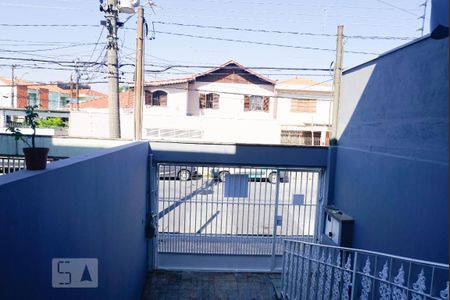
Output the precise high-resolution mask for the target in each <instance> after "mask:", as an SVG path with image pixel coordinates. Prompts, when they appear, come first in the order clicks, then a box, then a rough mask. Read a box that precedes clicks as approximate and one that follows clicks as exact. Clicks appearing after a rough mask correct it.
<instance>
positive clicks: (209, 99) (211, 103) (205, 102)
mask: <svg viewBox="0 0 450 300" xmlns="http://www.w3.org/2000/svg"><path fill="white" fill-rule="evenodd" d="M219 98H220V95H219V94H214V93H209V94H200V95H199V107H200V108H202V109H204V108H209V109H218V108H219Z"/></svg>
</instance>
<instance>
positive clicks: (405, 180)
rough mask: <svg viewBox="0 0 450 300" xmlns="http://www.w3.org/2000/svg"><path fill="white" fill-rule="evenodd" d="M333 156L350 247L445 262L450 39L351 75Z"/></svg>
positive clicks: (425, 42) (336, 197) (335, 193)
mask: <svg viewBox="0 0 450 300" xmlns="http://www.w3.org/2000/svg"><path fill="white" fill-rule="evenodd" d="M331 151H336V158H335V160H334V162H335V178H334V182H333V184H330V187H331V189H332V190H331V191H330V192H331V193H330V200H331V202H332V203H333V204H334V205H335V206H337V207H338V208H340V209H341V210H342V211H343V212H345V213H347V214H348V215H350V216H352V217H354V219H355V224H354V225H355V226H354V232H353V233H354V242H353V247H355V248H362V249H368V250H374V251H381V252H387V253H390V254H396V255H402V256H407V257H413V258H417V259H424V260H431V261H437V262H443V263H448V251H449V249H448V238H449V235H448V39H445V40H432V39H430V38H424V39H422V40H420V41H417V42H415V43H412V44H410V45H407V46H405V47H403V48H401V49H398V50H396V51H393V52H392V53H389V54H386V55H384V56H382V57H380V58H378V59H376V60H374V61H372V62H369V63H367V64H364V65H361V66H359V67H356V68H354V69H351V70H349V71H346V72H345V73H344V76H343V82H342V94H341V104H340V108H339V122H338V146H337V147H336V148H334V149H332V150H331Z"/></svg>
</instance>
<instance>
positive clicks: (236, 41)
mask: <svg viewBox="0 0 450 300" xmlns="http://www.w3.org/2000/svg"><path fill="white" fill-rule="evenodd" d="M155 32H156V33H159V34H166V35H174V36H182V37H189V38H196V39H206V40H216V41H224V42H234V43H244V44H253V45H262V46H273V47H282V48H292V49H303V50H317V51H328V52H335V51H336V49H331V48H320V47H308V46H294V45H286V44H276V43H267V42H257V41H248V40H240V39H228V38H219V37H212V36H202V35H194V34H186V33H178V32H168V31H159V30H156V31H155ZM345 52H346V53H353V54H365V55H379V53H374V52H365V51H353V50H346V51H345Z"/></svg>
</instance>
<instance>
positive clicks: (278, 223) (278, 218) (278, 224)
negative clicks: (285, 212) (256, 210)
mask: <svg viewBox="0 0 450 300" xmlns="http://www.w3.org/2000/svg"><path fill="white" fill-rule="evenodd" d="M282 224H283V217H282V216H277V226H281V225H282Z"/></svg>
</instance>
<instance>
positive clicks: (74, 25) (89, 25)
mask: <svg viewBox="0 0 450 300" xmlns="http://www.w3.org/2000/svg"><path fill="white" fill-rule="evenodd" d="M0 26H1V27H103V26H102V25H94V24H5V23H0Z"/></svg>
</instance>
